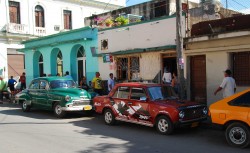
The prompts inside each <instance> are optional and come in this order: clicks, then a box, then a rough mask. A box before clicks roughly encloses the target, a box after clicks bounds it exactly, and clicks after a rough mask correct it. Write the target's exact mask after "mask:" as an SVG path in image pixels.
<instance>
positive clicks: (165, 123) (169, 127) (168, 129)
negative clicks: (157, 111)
mask: <svg viewBox="0 0 250 153" xmlns="http://www.w3.org/2000/svg"><path fill="white" fill-rule="evenodd" d="M156 129H157V131H158V132H159V133H160V134H167V135H169V134H172V133H173V131H174V126H173V123H172V122H171V120H170V119H169V118H168V117H167V116H160V117H158V118H157V120H156Z"/></svg>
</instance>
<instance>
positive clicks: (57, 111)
mask: <svg viewBox="0 0 250 153" xmlns="http://www.w3.org/2000/svg"><path fill="white" fill-rule="evenodd" d="M55 111H56V114H58V115H60V114H61V113H62V107H61V106H60V105H56V108H55Z"/></svg>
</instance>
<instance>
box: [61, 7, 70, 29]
mask: <svg viewBox="0 0 250 153" xmlns="http://www.w3.org/2000/svg"><path fill="white" fill-rule="evenodd" d="M63 17H64V29H72V21H71V18H72V17H71V11H68V10H63Z"/></svg>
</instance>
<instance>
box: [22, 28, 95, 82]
mask: <svg viewBox="0 0 250 153" xmlns="http://www.w3.org/2000/svg"><path fill="white" fill-rule="evenodd" d="M85 38H88V39H85ZM24 44H25V48H24V49H23V51H24V53H25V57H26V60H25V63H26V65H27V66H26V74H27V83H28V84H29V83H30V81H31V80H32V79H33V78H36V77H39V71H38V70H39V68H38V58H39V56H40V55H41V54H42V55H43V63H44V73H46V74H51V75H56V73H57V72H56V56H57V53H58V51H59V50H61V52H62V57H63V74H65V72H66V71H69V72H70V75H71V76H72V77H73V79H74V80H75V81H78V75H77V59H76V55H77V51H78V49H79V48H80V46H83V47H84V50H85V54H86V59H87V60H86V77H87V81H90V80H91V79H92V78H93V77H94V76H95V72H96V71H98V61H97V60H98V58H97V57H93V56H92V52H91V47H95V45H96V44H97V30H96V29H91V28H89V27H85V28H81V29H76V30H72V31H69V32H64V33H60V34H55V35H51V36H47V37H43V38H39V39H34V40H30V41H26V42H24ZM31 63H33V64H31Z"/></svg>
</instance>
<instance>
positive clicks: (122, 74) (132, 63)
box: [116, 56, 140, 80]
mask: <svg viewBox="0 0 250 153" xmlns="http://www.w3.org/2000/svg"><path fill="white" fill-rule="evenodd" d="M116 63H117V79H119V80H139V79H140V59H139V57H138V56H131V57H124V58H117V59H116Z"/></svg>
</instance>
